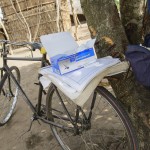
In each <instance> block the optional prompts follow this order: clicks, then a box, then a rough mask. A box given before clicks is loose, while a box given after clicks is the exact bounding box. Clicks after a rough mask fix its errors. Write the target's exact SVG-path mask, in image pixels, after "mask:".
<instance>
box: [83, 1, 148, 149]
mask: <svg viewBox="0 0 150 150" xmlns="http://www.w3.org/2000/svg"><path fill="white" fill-rule="evenodd" d="M130 2H131V1H130ZM81 5H82V9H83V12H84V14H85V17H86V19H87V23H88V27H89V30H90V32H91V37H97V41H100V43H99V44H98V45H97V46H95V48H96V52H97V55H98V57H102V56H106V55H110V51H107V49H108V48H109V47H110V46H111V45H113V44H114V43H115V44H116V47H115V49H114V50H115V51H119V52H120V53H123V52H124V50H125V49H126V45H127V44H128V40H127V36H126V33H125V31H124V27H123V26H122V22H121V20H120V17H119V14H118V11H117V7H116V5H115V2H114V0H94V1H93V0H81ZM137 7H139V6H137ZM140 20H141V19H140ZM136 32H139V30H137V28H136ZM133 38H134V37H133ZM139 39H141V37H140V38H139V37H138V38H137V37H136V39H134V40H135V41H136V43H138V41H139ZM129 40H130V39H129ZM109 81H110V83H111V86H112V88H113V90H114V92H115V94H116V96H117V98H118V99H119V100H120V101H121V102H122V104H123V105H124V108H125V109H126V111H127V112H128V114H129V116H130V118H131V120H132V123H133V125H134V127H135V129H136V132H137V135H138V138H139V145H140V150H148V149H150V144H149V143H150V109H149V107H150V91H149V90H147V89H145V88H144V87H143V86H141V85H139V84H138V83H137V82H136V81H135V79H134V76H133V75H132V73H131V72H130V73H129V74H128V75H127V74H121V75H116V76H114V77H111V78H109Z"/></svg>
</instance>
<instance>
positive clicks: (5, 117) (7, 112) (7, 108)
mask: <svg viewBox="0 0 150 150" xmlns="http://www.w3.org/2000/svg"><path fill="white" fill-rule="evenodd" d="M10 71H11V72H12V74H13V75H14V76H15V78H16V80H17V81H18V82H19V83H20V72H19V69H18V68H17V67H15V66H13V67H10ZM18 92H19V91H18V88H17V86H16V85H15V83H14V82H13V81H12V79H11V77H10V75H9V74H8V73H5V74H4V76H3V77H2V80H1V82H0V126H3V125H4V124H5V123H7V122H8V121H9V119H10V118H11V116H12V114H13V111H14V109H15V106H16V103H17V98H18Z"/></svg>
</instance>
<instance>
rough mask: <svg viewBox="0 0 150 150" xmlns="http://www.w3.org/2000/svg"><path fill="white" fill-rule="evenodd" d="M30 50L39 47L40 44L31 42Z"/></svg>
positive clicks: (40, 46)
mask: <svg viewBox="0 0 150 150" xmlns="http://www.w3.org/2000/svg"><path fill="white" fill-rule="evenodd" d="M31 47H32V50H33V51H35V50H36V49H39V50H40V49H41V48H42V45H41V44H40V43H32V44H31Z"/></svg>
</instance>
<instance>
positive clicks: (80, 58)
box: [40, 32, 97, 75]
mask: <svg viewBox="0 0 150 150" xmlns="http://www.w3.org/2000/svg"><path fill="white" fill-rule="evenodd" d="M40 39H41V42H42V44H43V46H44V47H45V49H46V51H47V53H48V56H49V57H50V62H51V65H52V68H53V71H54V72H55V73H57V74H60V75H63V74H66V73H69V72H72V71H75V70H77V69H81V68H83V67H84V66H85V65H88V64H89V63H92V62H95V61H96V59H97V57H96V54H95V50H94V43H95V40H90V41H88V42H87V43H86V44H82V45H81V46H78V44H77V43H76V41H75V40H74V38H73V37H72V36H71V34H70V33H69V32H60V33H54V34H49V35H43V36H41V38H40Z"/></svg>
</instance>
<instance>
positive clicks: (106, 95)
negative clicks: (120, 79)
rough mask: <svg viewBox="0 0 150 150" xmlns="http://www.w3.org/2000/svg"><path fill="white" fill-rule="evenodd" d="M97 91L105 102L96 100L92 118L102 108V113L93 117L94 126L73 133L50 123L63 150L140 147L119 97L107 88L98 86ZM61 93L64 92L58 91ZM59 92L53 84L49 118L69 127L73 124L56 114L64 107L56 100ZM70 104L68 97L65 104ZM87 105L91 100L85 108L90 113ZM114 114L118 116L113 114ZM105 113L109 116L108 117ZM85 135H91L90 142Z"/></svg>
mask: <svg viewBox="0 0 150 150" xmlns="http://www.w3.org/2000/svg"><path fill="white" fill-rule="evenodd" d="M95 92H96V93H97V94H98V95H97V96H98V97H96V98H95V99H96V101H98V99H100V98H102V100H101V101H102V102H101V101H100V102H96V103H95V107H94V109H93V111H95V112H93V113H92V114H93V115H92V117H93V116H94V115H97V112H98V110H99V109H101V111H100V114H98V115H97V116H96V117H97V118H95V119H92V121H93V122H91V128H92V129H90V130H87V131H84V132H88V133H84V132H82V133H81V134H80V135H76V136H74V135H73V134H72V133H70V132H68V131H64V129H60V128H57V127H55V126H53V125H50V127H51V130H52V132H53V135H54V136H55V138H56V140H57V141H58V143H59V146H60V147H61V148H62V149H64V150H69V149H71V150H77V149H78V150H85V149H94V150H122V149H124V150H138V140H137V136H136V134H135V131H134V128H133V126H132V124H131V121H130V119H129V117H128V115H127V113H126V112H125V111H124V109H123V108H122V107H121V105H120V103H119V101H118V100H116V98H115V97H114V96H113V95H112V94H111V93H110V92H109V91H108V90H107V89H105V88H104V87H97V88H96V89H95ZM59 93H61V92H60V91H59ZM56 95H57V94H55V89H54V88H53V86H50V87H49V90H48V94H47V98H46V106H47V119H48V120H51V121H53V122H55V123H59V124H61V125H62V126H66V125H68V127H70V123H68V121H64V120H62V119H61V118H60V117H58V116H57V115H60V114H59V113H60V111H61V109H60V103H59V102H56V100H57V99H58V98H56ZM61 97H63V98H64V97H65V95H63V96H62V93H61ZM67 99H68V98H67ZM104 99H105V100H104ZM88 101H90V100H88ZM69 103H72V102H71V100H69V102H67V100H66V99H65V104H66V105H69ZM71 105H72V104H71ZM88 105H89V104H88V102H86V104H85V106H87V108H85V106H84V108H83V110H85V111H86V113H87V114H89V112H88V110H89V108H90V107H89V106H88ZM102 105H103V106H102ZM100 107H101V108H100ZM67 108H68V106H67ZM56 110H57V111H56ZM102 110H104V112H102ZM112 110H114V112H112ZM68 111H69V112H70V113H73V108H70V110H69V109H68ZM113 113H114V115H115V116H112V115H113ZM61 115H63V116H64V115H65V114H63V113H62V111H61ZM106 115H108V116H107V117H105V116H106ZM116 115H117V116H116ZM54 116H57V117H54ZM113 120H115V121H113ZM60 121H61V122H60ZM94 127H95V128H94ZM107 128H108V129H107ZM94 130H96V131H94ZM61 134H62V135H61ZM84 134H87V135H84ZM106 134H108V135H106ZM64 136H66V137H67V138H65V137H64ZM83 136H84V139H83ZM86 136H87V137H89V139H88V140H87V141H85V140H86V138H87V137H86ZM95 136H97V137H95ZM81 139H82V140H83V142H82V141H81ZM90 140H91V141H90ZM57 147H58V146H57V145H56V148H55V149H57ZM58 149H59V148H58Z"/></svg>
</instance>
